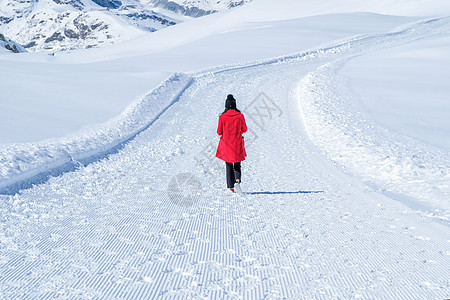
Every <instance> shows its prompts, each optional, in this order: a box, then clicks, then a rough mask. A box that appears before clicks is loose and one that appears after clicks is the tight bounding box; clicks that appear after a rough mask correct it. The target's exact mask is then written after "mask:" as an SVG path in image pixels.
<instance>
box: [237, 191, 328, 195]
mask: <svg viewBox="0 0 450 300" xmlns="http://www.w3.org/2000/svg"><path fill="white" fill-rule="evenodd" d="M319 193H324V191H296V192H246V193H244V194H247V195H284V194H319Z"/></svg>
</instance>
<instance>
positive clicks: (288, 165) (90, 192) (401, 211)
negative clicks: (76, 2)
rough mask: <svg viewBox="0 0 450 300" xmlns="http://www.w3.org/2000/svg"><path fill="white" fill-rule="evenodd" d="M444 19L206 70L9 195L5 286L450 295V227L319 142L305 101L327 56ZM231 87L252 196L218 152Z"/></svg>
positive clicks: (118, 294) (420, 31) (54, 290)
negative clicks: (233, 188)
mask: <svg viewBox="0 0 450 300" xmlns="http://www.w3.org/2000/svg"><path fill="white" fill-rule="evenodd" d="M445 26H448V19H438V20H435V21H434V22H422V23H418V24H415V25H413V26H409V27H408V28H405V29H403V30H400V31H398V32H397V33H390V34H386V35H379V36H367V37H363V38H361V37H360V38H358V39H356V40H349V41H344V42H342V43H341V44H340V45H339V46H337V47H330V48H328V49H324V50H323V51H316V52H314V51H312V52H310V53H308V54H305V55H300V56H297V57H292V58H290V59H285V60H282V61H280V62H279V63H272V64H259V65H258V66H254V67H249V66H246V67H240V68H234V69H232V70H222V71H218V72H215V73H214V72H211V73H210V74H205V75H201V76H198V77H197V78H196V79H195V80H194V81H193V83H192V84H191V85H190V86H189V88H188V89H186V90H185V91H184V93H183V94H182V95H181V97H180V98H179V100H178V101H175V102H173V103H172V105H171V106H170V107H169V108H168V109H167V110H165V112H164V113H163V114H161V115H160V116H159V117H158V118H157V119H156V120H155V121H154V122H153V123H152V125H151V126H149V127H148V128H147V129H145V130H143V131H142V132H141V133H140V134H138V135H137V136H136V137H135V138H134V139H132V140H131V141H130V142H129V143H127V144H125V145H124V146H123V148H122V149H121V150H119V151H118V152H117V153H115V154H112V155H109V156H108V157H107V158H105V159H103V160H100V161H97V162H94V163H92V164H90V165H88V166H86V167H80V168H78V169H77V170H75V171H74V172H69V173H65V174H62V175H61V176H58V177H54V178H51V179H50V180H49V181H48V182H47V183H45V184H40V185H36V186H35V187H33V188H32V189H28V190H24V191H23V192H22V193H21V194H19V195H15V196H0V200H1V201H0V217H1V222H0V294H1V295H2V297H4V298H6V299H17V298H21V299H36V298H38V299H52V298H55V297H58V298H73V299H75V298H77V299H79V298H82V299H83V298H104V299H136V298H143V299H144V298H145V299H152V298H155V297H158V296H159V297H175V298H176V297H179V298H223V297H226V298H230V299H234V298H236V299H237V298H250V297H252V298H257V299H260V298H291V299H310V298H315V299H321V298H322V299H330V298H336V299H337V298H344V299H355V298H364V299H367V298H376V299H393V298H395V299H444V298H448V297H449V295H450V282H449V277H448V274H449V271H450V248H449V240H450V230H449V227H448V226H446V225H445V224H443V223H442V222H438V221H437V220H436V219H435V218H434V217H430V216H429V215H427V214H422V213H420V212H418V211H416V210H414V209H412V208H409V207H407V206H405V205H404V204H402V203H400V202H397V201H394V200H392V199H390V198H388V197H386V196H385V195H383V194H380V193H378V192H377V191H376V190H373V189H372V188H370V187H368V186H367V185H365V184H363V183H362V182H360V181H359V180H358V179H357V178H355V177H352V176H350V175H348V174H345V173H342V172H341V171H339V168H337V167H336V166H335V165H334V164H333V163H330V161H329V160H327V159H325V158H324V157H323V156H322V155H321V153H320V151H318V149H317V148H316V146H315V145H314V144H313V142H317V140H313V142H311V140H310V138H311V137H314V135H313V134H312V133H311V132H310V129H311V127H310V124H309V123H306V126H305V123H304V122H305V121H306V122H307V121H308V118H305V115H304V114H305V110H304V108H305V106H304V105H303V104H304V103H305V102H303V101H299V98H298V97H299V93H301V92H302V91H304V89H303V88H304V86H302V85H299V83H302V82H303V83H304V81H302V80H305V78H308V77H307V76H310V75H308V74H311V73H312V72H315V71H316V70H318V69H320V68H321V67H322V66H325V65H329V64H330V63H333V62H336V61H342V60H345V59H350V58H351V57H353V56H354V55H356V54H361V53H364V52H367V51H374V50H376V49H379V48H382V47H389V46H392V45H395V44H400V43H405V42H408V41H410V40H413V39H417V38H421V37H422V36H425V35H429V34H433V33H434V32H436V33H438V32H440V30H441V28H445ZM322 69H323V68H322ZM305 76H306V77H305ZM228 93H233V94H234V95H235V96H236V98H237V100H238V106H239V107H240V108H242V109H243V111H244V113H245V115H246V119H247V123H248V125H249V128H250V129H251V130H250V132H248V133H247V134H246V137H245V138H246V145H247V149H248V154H249V156H248V158H247V160H246V161H245V162H244V164H243V189H244V191H246V192H247V193H246V194H245V195H243V196H242V197H239V196H233V195H229V194H226V193H223V192H222V190H223V188H224V174H223V173H224V166H223V163H221V162H220V161H217V160H215V159H213V158H212V157H211V154H212V153H213V152H214V150H215V147H216V145H217V141H218V138H217V136H216V133H215V130H216V125H217V118H218V113H219V112H220V111H221V110H222V107H223V100H222V99H224V96H225V95H226V94H228ZM300 100H302V99H300ZM300 104H302V106H300ZM302 112H303V114H302ZM319 146H320V144H319ZM196 185H201V186H202V187H203V192H202V193H201V194H200V195H198V194H197V193H196V192H195V190H194V191H192V190H191V188H192V187H195V186H196Z"/></svg>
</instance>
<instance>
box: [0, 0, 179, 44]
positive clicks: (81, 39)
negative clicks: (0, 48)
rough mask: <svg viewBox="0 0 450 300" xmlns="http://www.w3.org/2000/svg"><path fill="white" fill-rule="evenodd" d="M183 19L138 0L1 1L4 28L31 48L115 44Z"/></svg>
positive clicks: (0, 28)
mask: <svg viewBox="0 0 450 300" xmlns="http://www.w3.org/2000/svg"><path fill="white" fill-rule="evenodd" d="M182 20H183V18H182V17H179V18H177V17H169V16H167V15H164V14H162V13H158V12H156V11H154V10H152V7H151V6H148V5H142V4H140V3H139V2H136V1H127V2H123V3H122V2H120V1H118V0H110V1H106V0H105V1H100V0H95V1H88V0H84V1H81V0H43V1H39V2H37V1H31V0H25V1H20V2H7V3H2V4H1V5H0V30H1V31H2V32H5V33H7V34H8V36H10V37H12V38H14V39H15V40H16V41H17V42H18V43H19V44H21V45H23V46H24V48H26V49H27V50H29V51H41V50H47V51H59V50H71V49H79V48H92V47H99V46H101V45H107V44H114V43H117V42H120V41H124V40H127V39H130V38H132V37H134V36H137V35H139V34H142V33H144V32H153V31H156V30H159V29H162V28H165V27H167V26H171V25H175V24H177V23H179V22H181V21H182Z"/></svg>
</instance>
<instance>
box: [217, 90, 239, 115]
mask: <svg viewBox="0 0 450 300" xmlns="http://www.w3.org/2000/svg"><path fill="white" fill-rule="evenodd" d="M230 109H233V110H235V111H237V112H240V111H239V109H237V107H236V99H234V97H233V95H231V94H228V95H227V99H226V100H225V110H224V111H223V113H221V114H224V113H226V112H227V111H229V110H230Z"/></svg>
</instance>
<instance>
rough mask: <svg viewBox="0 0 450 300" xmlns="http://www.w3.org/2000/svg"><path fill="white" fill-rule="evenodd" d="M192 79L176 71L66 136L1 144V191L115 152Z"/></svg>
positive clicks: (30, 183) (172, 101)
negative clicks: (117, 110) (116, 112)
mask: <svg viewBox="0 0 450 300" xmlns="http://www.w3.org/2000/svg"><path fill="white" fill-rule="evenodd" d="M191 82H192V78H190V77H188V76H186V75H182V74H174V75H173V76H171V77H170V78H169V79H167V80H166V81H164V82H163V83H162V84H161V85H160V86H159V87H157V88H156V89H154V90H153V91H152V92H150V93H149V94H148V95H147V96H146V97H144V98H143V99H142V100H141V101H139V102H136V103H135V104H133V105H131V106H129V107H128V109H126V110H125V111H124V112H123V113H122V114H121V115H120V116H118V117H117V118H114V119H112V120H110V121H109V122H107V123H105V124H102V125H99V126H97V127H91V128H86V129H84V130H81V131H79V132H76V133H74V134H73V135H70V136H67V137H65V138H62V139H55V140H45V141H42V142H38V143H27V144H12V145H2V146H0V193H15V192H17V191H18V190H19V189H21V188H25V187H28V186H30V185H32V184H35V183H38V182H42V181H45V180H46V179H47V178H48V177H49V176H52V175H58V174H61V173H62V172H65V171H69V170H73V169H75V168H76V167H77V166H79V165H80V164H88V163H90V162H93V161H95V160H97V159H100V158H104V157H105V156H107V155H108V154H111V153H114V152H116V151H117V150H118V149H120V148H121V146H122V145H123V144H124V143H125V142H127V141H129V140H130V139H133V137H135V136H136V135H137V134H138V133H139V132H141V131H143V130H145V129H146V128H147V127H148V126H150V125H151V124H152V123H153V122H154V121H155V120H156V119H158V117H159V116H160V115H161V114H162V113H163V112H164V111H165V110H166V109H167V108H168V107H170V106H171V105H172V104H173V103H175V102H176V101H178V99H179V97H180V95H181V94H182V93H183V91H184V90H185V89H186V88H188V87H189V86H190V84H191Z"/></svg>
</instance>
